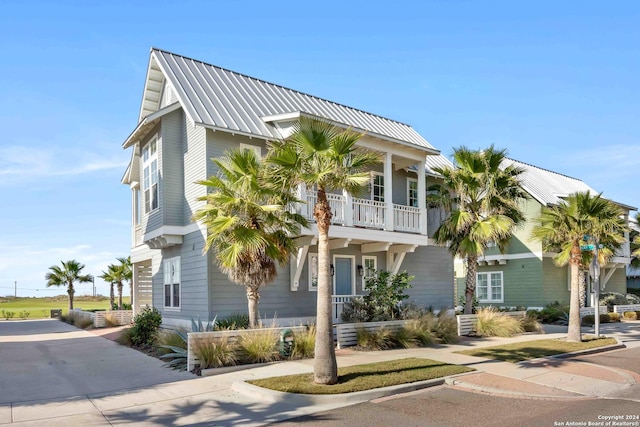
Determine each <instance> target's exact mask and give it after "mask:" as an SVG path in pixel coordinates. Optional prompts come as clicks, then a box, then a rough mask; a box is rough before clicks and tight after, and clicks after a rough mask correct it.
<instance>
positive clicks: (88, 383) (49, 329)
mask: <svg viewBox="0 0 640 427" xmlns="http://www.w3.org/2000/svg"><path fill="white" fill-rule="evenodd" d="M162 364H163V362H162V361H160V360H158V359H155V358H153V357H149V356H146V355H144V354H142V353H140V352H138V351H136V350H132V349H130V348H127V347H124V346H121V345H119V344H117V343H115V342H112V341H110V340H107V339H104V338H101V337H98V336H96V335H94V334H91V333H89V332H86V331H83V330H81V329H77V328H76V327H74V326H71V325H68V324H66V323H64V322H60V321H58V320H25V321H2V322H0V405H1V404H5V403H9V402H13V403H15V402H26V401H33V400H42V399H57V398H65V397H71V396H84V395H88V394H96V393H106V392H111V391H116V390H123V389H131V388H139V387H146V386H151V385H156V384H161V383H167V382H172V381H179V380H184V379H193V378H197V377H195V376H194V375H192V374H190V373H186V372H178V371H174V370H172V369H168V368H164V367H162Z"/></svg>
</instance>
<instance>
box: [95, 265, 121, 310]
mask: <svg viewBox="0 0 640 427" xmlns="http://www.w3.org/2000/svg"><path fill="white" fill-rule="evenodd" d="M117 276H118V273H117V271H116V268H115V265H114V264H110V265H108V266H107V271H104V270H103V271H102V274H101V275H100V276H98V277H99V278H101V279H102V280H104V281H105V282H107V283H108V284H109V310H113V305H114V304H115V299H116V298H115V292H114V286H115V284H116V283H118V277H117Z"/></svg>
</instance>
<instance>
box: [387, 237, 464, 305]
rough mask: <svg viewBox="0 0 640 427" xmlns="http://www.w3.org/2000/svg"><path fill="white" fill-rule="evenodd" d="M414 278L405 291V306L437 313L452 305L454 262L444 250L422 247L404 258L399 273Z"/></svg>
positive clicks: (434, 247)
mask: <svg viewBox="0 0 640 427" xmlns="http://www.w3.org/2000/svg"><path fill="white" fill-rule="evenodd" d="M403 270H406V271H407V272H408V273H409V274H410V275H412V276H415V278H414V279H413V281H412V282H411V289H409V290H407V295H409V299H408V300H407V301H408V302H414V303H415V304H417V305H418V306H421V307H433V308H434V309H435V310H439V309H441V308H444V307H448V308H451V307H453V305H454V300H453V295H454V289H453V286H454V285H453V283H454V277H453V259H452V257H451V255H450V254H449V252H448V251H447V250H446V248H441V247H438V246H422V247H419V248H417V249H416V251H415V252H413V253H408V254H406V256H405V258H404V262H403V263H402V265H401V266H400V271H403Z"/></svg>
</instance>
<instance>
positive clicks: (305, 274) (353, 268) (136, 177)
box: [122, 49, 454, 324]
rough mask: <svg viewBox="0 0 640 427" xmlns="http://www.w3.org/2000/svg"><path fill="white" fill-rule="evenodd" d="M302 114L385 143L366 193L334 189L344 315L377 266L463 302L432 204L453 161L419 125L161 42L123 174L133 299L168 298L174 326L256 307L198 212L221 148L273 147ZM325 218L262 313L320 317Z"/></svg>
mask: <svg viewBox="0 0 640 427" xmlns="http://www.w3.org/2000/svg"><path fill="white" fill-rule="evenodd" d="M302 115H306V116H311V117H318V118H322V119H325V120H329V121H331V122H333V123H334V124H336V125H337V126H342V127H345V128H352V129H354V130H357V131H362V132H364V136H363V137H362V138H361V140H360V141H359V143H358V144H359V146H361V147H365V148H367V149H370V150H375V151H377V152H378V153H380V155H381V158H382V163H381V164H380V165H379V166H377V167H374V168H372V170H371V180H370V183H369V185H368V187H367V188H366V189H365V190H363V192H362V194H359V195H358V197H352V196H350V195H349V194H346V193H345V194H342V193H340V194H330V203H331V205H332V207H333V225H332V227H331V231H330V239H331V240H330V247H331V259H332V269H331V271H332V272H333V287H334V316H335V320H339V314H340V310H341V307H342V305H343V304H344V302H345V301H347V300H348V299H349V298H350V297H351V296H352V295H357V294H361V293H363V289H364V280H365V279H366V277H367V276H369V275H371V274H374V272H375V271H376V270H380V269H385V270H390V271H393V272H398V271H402V270H407V271H408V272H409V273H410V274H411V275H414V276H415V279H414V281H413V282H412V288H411V289H410V290H409V291H408V294H409V296H410V300H412V301H415V302H416V303H418V304H420V305H423V306H428V305H432V306H433V307H435V308H440V307H442V306H448V307H451V306H452V305H453V293H454V289H453V262H452V259H451V257H450V255H449V254H448V253H447V250H446V249H445V248H442V247H438V246H435V245H434V244H433V242H432V241H430V239H429V236H430V235H432V234H433V231H434V230H435V228H436V227H437V225H438V221H439V220H440V213H439V212H437V211H434V212H428V211H427V206H426V185H427V184H426V180H427V179H430V180H433V179H437V176H436V175H435V174H433V173H432V171H431V168H432V167H435V166H446V165H450V164H451V163H450V162H449V161H448V160H447V159H446V158H444V157H443V156H441V155H440V154H439V151H438V150H436V149H434V148H433V147H432V146H431V145H430V144H429V143H428V142H427V141H426V140H425V139H424V138H423V137H422V136H420V135H419V134H418V133H417V132H416V131H415V130H414V129H413V128H412V127H411V126H409V125H406V124H403V123H399V122H397V121H394V120H390V119H387V118H384V117H380V116H377V115H375V114H370V113H367V112H364V111H361V110H358V109H355V108H351V107H347V106H344V105H341V104H338V103H335V102H331V101H328V100H325V99H321V98H318V97H314V96H311V95H307V94H305V93H301V92H298V91H295V90H292V89H288V88H286V87H283V86H279V85H275V84H271V83H268V82H265V81H262V80H259V79H256V78H253V77H249V76H246V75H243V74H240V73H237V72H233V71H229V70H226V69H223V68H220V67H216V66H213V65H209V64H206V63H204V62H201V61H196V60H193V59H190V58H186V57H184V56H180V55H176V54H173V53H169V52H166V51H162V50H159V49H151V55H150V59H149V65H148V71H147V76H146V81H145V84H144V91H143V97H142V106H141V109H140V115H139V119H138V120H139V123H138V125H137V127H136V128H135V129H134V130H133V132H132V133H131V134H130V135H129V137H128V138H127V139H126V140H125V142H124V144H123V147H124V148H125V149H131V162H130V164H129V166H128V168H127V170H126V172H125V174H124V177H123V179H122V182H123V183H124V184H127V185H129V187H130V188H131V205H132V224H133V225H132V230H131V239H132V249H131V261H132V263H133V266H134V275H133V287H134V295H133V303H134V309H135V310H139V309H140V307H143V306H145V305H147V304H148V305H152V306H155V307H156V308H158V309H159V310H160V311H161V312H162V315H163V319H164V321H165V323H167V324H184V323H185V322H189V321H190V319H191V318H195V317H197V316H199V317H200V318H202V319H206V318H213V317H214V316H217V317H218V318H223V317H225V316H227V315H230V314H233V313H238V312H241V313H244V312H246V296H245V291H244V288H242V287H240V286H238V285H236V284H233V283H232V282H230V281H229V280H228V279H227V277H226V276H225V275H224V274H222V273H221V272H220V271H219V270H218V268H217V267H216V264H215V262H214V254H212V253H208V254H203V248H204V244H205V238H206V233H207V231H206V229H204V228H203V227H202V226H201V225H200V224H198V223H194V222H193V220H192V216H193V213H194V212H195V211H196V210H197V209H198V208H199V207H201V206H202V205H201V203H203V202H199V201H198V200H197V199H198V197H200V196H203V195H205V194H206V188H205V187H204V186H201V185H199V184H196V182H197V181H200V180H204V179H206V178H207V177H209V176H211V175H214V174H215V173H216V170H215V169H214V165H213V163H212V162H211V160H210V159H211V158H215V157H219V156H221V155H223V154H224V153H225V151H227V150H230V149H234V148H238V147H241V148H244V149H249V150H255V152H256V153H258V154H260V155H264V154H265V153H266V142H267V141H269V140H274V139H277V138H285V137H287V136H288V135H289V134H290V132H291V126H292V124H293V123H294V122H295V121H296V120H297V119H298V118H299V117H300V116H302ZM298 191H299V196H300V198H301V200H305V201H306V202H307V203H306V204H301V206H300V211H301V212H302V213H303V214H305V215H306V216H307V217H308V218H310V219H312V211H313V205H314V203H315V197H316V195H315V193H314V191H313V189H310V188H299V189H298ZM316 235H317V230H316V227H315V224H312V225H311V226H310V228H309V229H305V230H303V231H302V233H301V235H300V236H298V237H297V239H298V243H299V250H298V252H297V254H296V255H295V256H293V257H292V260H291V263H290V266H289V267H288V268H285V269H282V270H280V271H279V273H278V277H277V279H276V280H275V281H274V282H273V283H271V284H269V285H267V286H266V287H265V288H263V290H262V291H261V299H260V306H259V310H260V313H261V317H262V318H263V319H272V318H274V317H277V319H278V321H280V322H283V323H284V322H286V321H290V322H299V321H301V320H307V319H309V318H311V317H313V316H314V315H315V308H316V293H315V292H314V291H315V290H316V288H315V286H316V276H317V268H316V265H317V255H316V252H317V250H316Z"/></svg>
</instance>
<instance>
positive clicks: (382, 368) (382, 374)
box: [249, 358, 474, 394]
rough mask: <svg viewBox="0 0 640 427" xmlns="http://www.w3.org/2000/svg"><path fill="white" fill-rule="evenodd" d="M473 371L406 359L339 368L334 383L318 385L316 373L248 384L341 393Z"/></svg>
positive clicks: (308, 391)
mask: <svg viewBox="0 0 640 427" xmlns="http://www.w3.org/2000/svg"><path fill="white" fill-rule="evenodd" d="M473 370H474V369H473V368H467V367H465V366H458V365H451V364H448V363H444V362H438V361H435V360H430V359H419V358H407V359H399V360H391V361H389V362H378V363H368V364H366V365H356V366H348V367H345V368H339V369H338V383H337V384H334V385H321V384H315V383H314V382H313V374H299V375H287V376H284V377H271V378H264V379H260V380H253V381H249V383H250V384H254V385H257V386H259V387H264V388H268V389H271V390H277V391H284V392H288V393H305V394H338V393H351V392H354V391H363V390H371V389H374V388H380V387H387V386H392V385H398V384H408V383H413V382H416V381H424V380H432V379H435V378H442V377H446V376H449V375H456V374H462V373H464V372H470V371H473Z"/></svg>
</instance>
